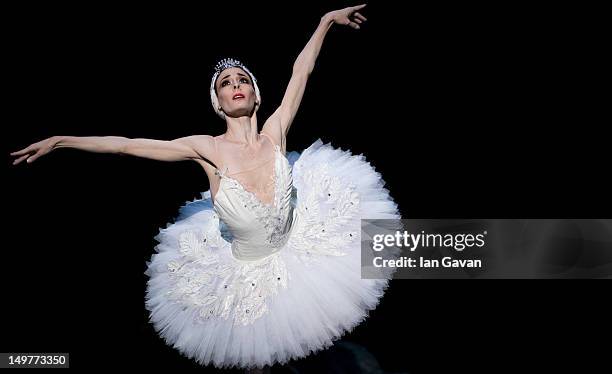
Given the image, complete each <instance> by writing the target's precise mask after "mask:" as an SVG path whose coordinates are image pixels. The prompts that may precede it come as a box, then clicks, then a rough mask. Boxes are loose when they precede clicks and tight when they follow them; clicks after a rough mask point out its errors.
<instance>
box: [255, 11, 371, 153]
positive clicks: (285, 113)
mask: <svg viewBox="0 0 612 374" xmlns="http://www.w3.org/2000/svg"><path fill="white" fill-rule="evenodd" d="M365 6H366V4H362V5H358V6H353V7H348V8H344V9H340V10H335V11H332V12H329V13H326V14H325V15H324V16H323V17H321V21H320V22H319V26H318V27H317V29H316V30H315V32H314V34H313V35H312V37H311V38H310V40H309V41H308V43H307V44H306V46H305V47H304V49H303V50H302V52H301V53H300V54H299V55H298V57H297V59H296V60H295V63H294V64H293V72H292V74H291V79H290V80H289V84H288V85H287V89H286V91H285V95H284V96H283V100H282V102H281V104H280V106H279V107H278V109H277V110H276V111H275V112H274V114H272V116H270V119H268V121H266V123H265V124H264V126H263V128H262V131H264V130H265V131H267V132H269V133H270V134H271V135H273V136H275V137H277V138H279V136H280V137H282V138H281V139H282V140H283V141H282V143H284V138H285V137H286V136H287V132H288V131H289V127H290V126H291V123H292V122H293V118H294V117H295V114H296V113H297V111H298V108H299V107H300V103H301V101H302V97H303V95H304V90H305V88H306V82H307V81H308V77H309V76H310V74H311V73H312V70H313V69H314V66H315V61H316V60H317V57H318V56H319V51H320V50H321V46H322V45H323V40H324V39H325V35H326V34H327V31H328V30H329V28H330V27H331V26H332V25H333V24H334V23H337V24H340V25H348V26H350V27H352V28H354V29H359V28H360V27H359V24H361V23H363V22H364V21H366V20H367V19H366V18H365V17H364V16H363V15H361V14H360V13H359V12H357V11H358V10H360V9H362V8H363V7H365ZM281 139H279V140H281Z"/></svg>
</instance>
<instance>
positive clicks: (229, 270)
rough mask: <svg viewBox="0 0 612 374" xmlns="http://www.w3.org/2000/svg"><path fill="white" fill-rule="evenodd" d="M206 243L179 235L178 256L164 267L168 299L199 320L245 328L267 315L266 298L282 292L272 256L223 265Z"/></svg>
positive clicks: (283, 274)
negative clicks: (168, 284)
mask: <svg viewBox="0 0 612 374" xmlns="http://www.w3.org/2000/svg"><path fill="white" fill-rule="evenodd" d="M205 239H206V240H205ZM212 243H213V241H209V240H208V239H207V238H206V237H205V236H203V235H199V236H198V234H197V232H194V231H186V232H184V233H182V234H181V235H180V239H179V245H180V253H181V254H182V257H180V258H179V259H177V260H173V261H170V262H168V264H167V269H168V276H169V278H170V280H171V284H172V286H171V287H170V291H168V293H167V294H168V297H169V298H170V299H171V300H174V301H176V302H178V303H180V304H182V305H183V310H186V309H187V308H195V310H196V312H197V320H198V321H199V322H203V321H205V320H207V319H210V318H224V319H226V320H227V319H228V318H232V319H233V320H234V321H235V322H237V323H240V324H242V325H248V324H251V323H253V322H254V321H255V320H257V319H258V318H260V317H261V316H263V315H264V314H265V313H266V312H267V310H268V306H267V303H266V301H267V300H268V298H269V297H270V296H272V295H275V294H277V293H278V292H279V290H280V289H281V288H283V289H284V288H287V285H288V282H289V280H290V276H289V273H288V271H287V267H286V265H285V263H284V261H283V260H282V259H281V258H280V256H279V255H278V254H272V255H270V256H268V257H265V258H263V259H261V260H257V261H248V262H229V263H223V262H222V261H219V256H218V255H217V254H216V253H214V252H215V250H216V248H215V246H214V245H212Z"/></svg>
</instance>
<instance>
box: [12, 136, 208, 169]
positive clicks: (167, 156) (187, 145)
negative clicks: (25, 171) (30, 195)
mask: <svg viewBox="0 0 612 374" xmlns="http://www.w3.org/2000/svg"><path fill="white" fill-rule="evenodd" d="M57 148H75V149H79V150H82V151H87V152H96V153H114V154H118V155H129V156H136V157H143V158H149V159H152V160H158V161H184V160H195V159H202V158H204V159H210V157H211V156H212V154H213V151H214V142H213V138H212V137H211V136H210V135H194V136H187V137H184V138H178V139H174V140H154V139H141V138H135V139H130V138H125V137H122V136H82V137H77V136H52V137H50V138H47V139H44V140H41V141H40V142H37V143H34V144H31V145H29V146H28V147H26V148H24V149H22V150H20V151H16V152H13V153H11V156H16V157H17V158H16V159H15V160H14V161H13V165H16V164H18V163H20V162H22V161H23V160H27V162H28V163H31V162H34V161H35V160H36V159H37V158H39V157H41V156H43V155H45V154H47V153H49V152H51V151H53V150H55V149H57Z"/></svg>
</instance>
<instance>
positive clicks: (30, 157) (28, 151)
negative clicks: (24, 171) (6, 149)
mask: <svg viewBox="0 0 612 374" xmlns="http://www.w3.org/2000/svg"><path fill="white" fill-rule="evenodd" d="M58 140H59V139H58V137H57V136H52V137H50V138H47V139H44V140H41V141H39V142H38V143H34V144H31V145H29V146H27V147H26V148H24V149H22V150H20V151H16V152H13V153H11V156H20V157H19V158H17V159H16V160H14V161H13V165H17V164H18V163H20V162H21V161H23V160H25V159H27V162H28V163H32V162H34V160H36V159H37V158H39V157H40V156H43V155H46V154H47V153H49V152H51V151H52V150H53V149H54V147H55V145H56V144H57V142H58Z"/></svg>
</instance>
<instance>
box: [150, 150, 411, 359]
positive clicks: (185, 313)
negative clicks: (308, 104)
mask: <svg viewBox="0 0 612 374" xmlns="http://www.w3.org/2000/svg"><path fill="white" fill-rule="evenodd" d="M286 159H287V161H288V164H289V165H291V167H292V174H293V186H294V187H295V191H297V194H295V193H294V194H293V199H292V204H293V206H294V207H295V210H296V212H297V213H296V215H297V217H298V219H297V221H296V222H295V224H294V226H293V227H292V229H291V232H290V234H289V238H288V240H287V242H286V243H285V244H284V245H283V246H282V248H281V249H280V250H279V251H277V252H275V253H273V254H271V255H269V256H267V257H265V258H263V259H258V260H254V261H243V260H239V259H237V258H235V257H234V255H233V254H232V249H231V241H232V237H231V234H230V233H229V232H228V230H227V228H226V227H225V226H224V222H223V221H222V220H220V219H219V215H218V214H217V212H216V211H215V209H214V205H213V203H212V202H211V198H210V190H209V191H206V192H203V193H202V198H201V199H197V200H194V201H193V202H188V203H187V204H186V205H185V206H183V207H181V209H180V211H179V215H178V217H177V219H176V221H175V223H171V224H168V226H167V227H166V228H165V229H160V233H159V235H157V236H156V237H155V239H156V240H157V241H159V244H158V245H157V246H156V248H155V249H156V251H157V253H156V254H154V255H153V256H152V258H151V262H150V263H148V266H149V268H148V270H147V271H146V274H147V275H148V276H149V277H150V279H149V281H148V288H147V295H146V306H147V309H148V310H149V311H150V320H151V322H152V323H153V325H154V327H155V329H156V330H157V331H158V332H159V334H160V336H161V337H163V338H164V339H165V341H166V342H167V343H168V344H169V345H171V346H173V347H174V348H176V349H178V350H179V351H180V352H181V353H182V354H184V355H186V356H187V357H190V358H193V359H195V360H197V362H199V363H200V364H202V365H208V364H212V365H214V366H216V367H219V368H228V367H234V366H235V367H242V368H247V367H254V366H257V367H262V366H263V365H265V364H268V365H273V364H274V363H281V364H283V363H285V362H287V361H288V360H290V359H296V358H301V357H304V356H307V355H309V354H310V353H313V352H316V351H318V350H321V349H324V348H327V347H329V346H331V345H332V342H333V341H334V340H336V339H338V338H340V337H341V336H342V335H344V334H345V333H346V332H349V331H351V330H352V329H353V328H354V327H355V326H357V325H358V324H359V323H361V322H362V321H364V319H366V317H367V316H368V314H369V311H370V310H372V309H374V308H375V307H376V306H377V305H378V302H379V300H380V298H381V297H382V296H383V294H384V291H385V289H386V288H387V286H388V281H389V280H388V279H361V243H360V226H361V222H360V220H361V219H362V218H364V219H365V218H368V219H375V218H395V219H398V218H400V216H399V211H398V207H397V204H395V203H394V202H393V200H392V198H391V197H390V195H389V191H388V190H387V189H386V188H384V184H385V183H384V181H383V180H382V178H381V175H380V174H379V173H377V172H376V171H375V170H374V168H373V167H372V166H371V165H370V164H369V163H368V162H367V161H366V159H365V157H364V156H363V155H352V154H351V153H350V152H349V151H343V150H341V149H334V148H333V147H332V146H331V145H329V144H323V142H322V141H321V140H320V139H319V140H317V141H316V142H314V143H313V144H312V145H311V146H310V147H308V148H307V149H306V150H304V151H303V152H302V154H301V155H300V154H299V153H297V152H290V153H288V155H287V157H286ZM338 212H341V213H342V214H338Z"/></svg>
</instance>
